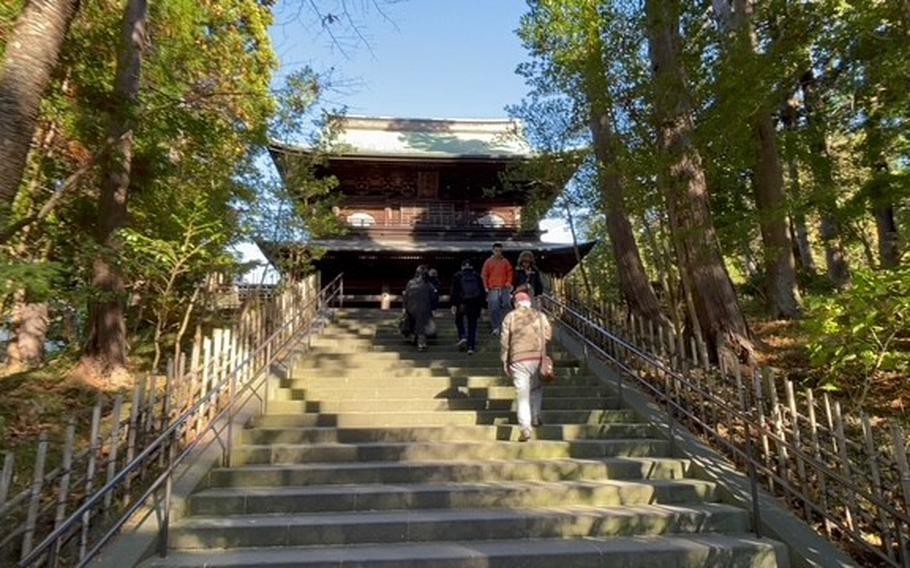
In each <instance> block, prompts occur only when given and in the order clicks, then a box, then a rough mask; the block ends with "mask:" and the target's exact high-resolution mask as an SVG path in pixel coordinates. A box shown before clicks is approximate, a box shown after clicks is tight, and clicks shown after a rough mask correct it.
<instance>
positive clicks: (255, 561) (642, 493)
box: [147, 310, 787, 568]
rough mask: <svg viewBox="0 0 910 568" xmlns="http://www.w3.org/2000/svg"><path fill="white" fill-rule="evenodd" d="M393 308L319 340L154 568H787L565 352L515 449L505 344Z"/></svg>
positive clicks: (360, 316)
mask: <svg viewBox="0 0 910 568" xmlns="http://www.w3.org/2000/svg"><path fill="white" fill-rule="evenodd" d="M395 316H396V314H395V313H389V312H380V311H371V310H346V311H343V312H341V313H340V314H339V317H338V320H337V321H336V322H335V323H334V324H332V325H330V326H329V327H328V328H327V329H326V331H325V333H324V334H322V335H321V336H320V337H319V338H317V339H314V340H313V342H312V346H313V349H312V350H311V352H310V354H309V355H308V356H307V357H305V358H303V359H302V360H301V363H300V364H299V365H297V366H296V367H295V368H294V369H293V371H292V374H291V378H290V379H289V380H287V381H286V382H285V383H284V384H283V385H282V388H281V389H280V391H279V392H277V393H276V395H275V400H272V401H271V402H270V406H269V413H268V414H267V415H265V416H262V417H260V418H257V419H256V420H255V421H254V422H253V423H252V424H249V425H248V426H249V427H248V428H247V429H246V430H244V432H243V438H242V444H241V445H239V446H238V447H236V448H235V450H234V453H233V455H232V460H233V461H232V467H230V468H221V469H215V470H213V471H212V472H211V474H210V475H209V479H208V483H207V484H206V486H205V487H203V488H200V489H199V490H198V491H197V492H196V493H195V494H194V495H192V496H191V498H190V501H189V511H188V516H186V517H184V518H183V519H182V520H180V521H179V522H176V523H174V524H173V525H172V527H171V534H170V543H169V545H170V553H169V555H168V556H167V557H166V558H163V559H162V558H155V559H152V560H149V561H148V562H147V565H148V566H155V567H164V566H172V567H176V566H200V567H201V566H206V567H210V566H231V567H239V566H269V567H275V566H282V567H283V566H306V567H317V566H318V567H328V566H333V567H338V566H344V567H348V566H363V567H378V566H383V567H390V566H407V567H430V568H435V567H447V568H448V567H485V568H488V567H500V566H501V567H513V566H514V567H518V566H521V567H547V568H561V567H564V566H566V567H568V566H628V567H632V566H636V567H637V566H661V567H668V568H669V567H683V566H724V567H726V566H749V567H772V566H786V565H787V559H786V557H787V555H786V550H785V549H784V547H783V546H782V545H781V544H779V543H776V542H774V541H772V540H769V539H759V538H757V537H755V535H753V534H750V526H749V525H750V522H749V515H748V514H747V512H746V511H745V510H742V509H739V508H736V507H733V506H730V505H726V504H723V503H721V502H719V495H718V491H717V489H716V487H715V486H714V485H713V484H711V483H709V482H706V481H701V480H698V479H694V478H692V477H690V476H689V475H688V473H689V471H688V470H689V464H688V463H687V460H685V459H680V458H676V457H671V456H670V453H669V448H668V443H667V441H666V440H665V439H664V438H663V436H662V435H661V433H660V432H659V431H656V430H655V429H654V428H653V427H652V426H651V425H650V424H648V423H646V422H643V421H642V420H640V419H639V418H638V417H636V416H635V414H634V413H632V412H630V411H629V410H626V409H623V408H622V407H621V405H620V403H619V400H618V399H617V398H616V397H615V396H614V393H613V392H611V390H610V389H609V388H607V387H605V386H603V385H601V384H599V383H598V381H597V380H596V379H595V378H594V377H593V376H591V375H589V374H587V373H586V371H585V369H584V368H583V367H580V366H579V365H578V362H577V361H573V360H571V359H570V358H569V357H568V356H567V355H566V354H565V353H562V352H559V351H558V350H557V351H556V352H555V353H554V354H553V355H554V358H555V359H556V361H557V373H558V376H559V379H558V382H557V384H556V385H554V386H548V387H547V388H546V390H545V395H544V396H545V398H544V411H543V420H544V422H545V425H544V426H542V427H540V428H538V429H537V430H536V435H535V439H534V440H533V441H531V442H528V443H519V442H517V441H515V440H516V439H517V438H518V434H519V432H518V427H517V425H516V422H515V413H514V409H513V399H514V389H513V388H512V387H511V386H509V382H508V381H507V380H506V379H504V378H503V377H501V370H500V366H499V359H498V341H496V340H495V338H489V337H487V336H486V333H485V332H483V330H486V329H488V325H485V324H484V323H483V322H481V331H482V333H481V335H483V336H484V338H483V340H482V341H481V343H482V345H481V348H480V350H479V352H478V353H477V354H475V355H473V356H470V357H469V356H468V355H467V354H464V353H459V352H458V351H457V350H455V348H454V347H453V345H454V343H455V341H456V339H457V338H456V336H455V330H454V324H453V323H452V321H451V316H448V315H447V314H446V315H445V316H442V317H440V318H438V321H437V323H438V324H439V330H440V337H439V339H438V340H437V341H436V342H435V344H433V343H431V345H430V348H429V350H428V351H427V352H425V353H418V352H417V351H416V350H415V349H414V348H413V347H412V346H409V345H406V344H405V343H404V342H403V341H402V339H401V337H400V336H398V335H397V333H396V332H395V325H394V318H395Z"/></svg>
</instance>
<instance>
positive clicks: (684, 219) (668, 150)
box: [645, 0, 754, 361]
mask: <svg viewBox="0 0 910 568" xmlns="http://www.w3.org/2000/svg"><path fill="white" fill-rule="evenodd" d="M645 11H646V16H647V29H648V43H649V54H650V58H651V67H652V73H653V76H654V83H653V87H654V114H655V118H656V122H657V127H658V140H659V144H660V147H661V151H662V153H663V155H664V156H663V157H664V160H665V163H666V164H667V166H668V169H667V171H666V173H665V174H664V175H665V177H666V183H665V186H666V188H667V192H668V195H667V209H668V213H669V214H670V224H671V227H672V231H673V236H674V239H675V240H676V246H677V247H679V248H678V251H679V255H680V258H681V264H682V266H681V268H682V269H683V270H685V271H686V272H687V273H688V275H689V276H690V279H691V283H692V286H691V288H692V294H693V297H694V298H693V299H694V303H695V311H696V313H697V315H698V319H699V322H700V324H701V328H702V330H703V331H704V333H706V334H707V335H708V337H707V339H708V341H710V342H711V343H712V345H713V346H714V348H715V349H716V350H717V352H718V355H720V352H721V350H723V349H728V350H730V351H732V353H734V354H735V355H736V356H738V357H739V358H740V359H741V360H750V361H751V360H752V359H753V358H754V355H753V347H752V343H751V341H750V339H749V329H748V326H747V325H746V320H745V317H743V313H742V310H741V309H740V306H739V301H738V300H737V297H736V291H735V290H734V288H733V283H732V282H731V281H730V276H729V274H728V273H727V269H726V267H725V266H724V260H723V257H722V256H721V252H720V247H719V245H718V242H717V234H716V231H715V229H714V222H713V220H712V218H711V212H710V209H709V203H708V188H707V184H706V182H705V172H704V167H703V165H702V161H701V155H700V154H699V152H698V149H697V148H696V146H695V142H694V140H693V135H694V129H695V128H694V124H693V120H692V103H691V101H690V93H689V85H688V79H687V77H686V73H685V69H684V67H683V61H682V57H681V45H680V44H681V42H682V39H681V37H680V34H679V13H680V8H679V0H646V2H645Z"/></svg>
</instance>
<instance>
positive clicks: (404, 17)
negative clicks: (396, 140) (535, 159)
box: [272, 0, 525, 118]
mask: <svg viewBox="0 0 910 568" xmlns="http://www.w3.org/2000/svg"><path fill="white" fill-rule="evenodd" d="M377 2H378V4H379V6H381V8H382V12H380V11H379V10H378V9H376V8H375V7H374V4H373V2H372V0H347V1H346V4H347V5H348V6H349V7H350V13H351V15H352V20H353V21H354V22H355V23H356V25H357V30H358V31H359V32H360V33H361V34H362V36H363V37H364V38H365V39H366V42H367V43H368V46H367V45H365V44H364V41H363V40H362V39H361V38H360V37H358V35H357V32H355V31H353V30H352V29H351V26H350V25H349V24H348V21H347V19H344V20H342V21H340V22H338V23H336V24H334V25H332V26H331V28H330V29H331V30H332V33H333V34H334V35H335V36H336V39H337V41H333V39H332V37H331V36H330V34H329V32H328V31H327V30H325V29H323V28H322V26H321V25H320V22H319V16H318V15H317V14H316V13H314V12H313V10H312V9H305V10H304V12H302V13H300V14H299V16H298V13H299V10H298V7H299V6H300V5H301V4H306V2H302V1H301V0H288V1H284V0H282V1H281V2H279V5H278V7H277V10H276V15H277V18H276V20H277V21H276V25H275V26H273V28H272V39H273V42H274V44H275V49H276V51H277V52H278V55H279V57H280V58H281V62H282V72H287V71H289V70H293V69H295V68H297V67H299V66H300V65H302V64H309V65H311V66H312V67H313V68H314V69H316V70H317V71H320V70H326V69H330V68H332V69H334V76H335V77H336V78H337V79H338V80H339V82H340V83H342V87H341V88H340V89H339V90H338V91H336V92H333V93H331V94H330V98H331V99H332V100H333V102H334V101H337V102H338V103H343V104H346V105H347V106H348V112H349V113H350V114H367V115H379V116H388V115H393V116H404V117H448V118H495V117H503V116H505V115H506V112H505V108H504V107H505V106H506V105H508V104H513V103H516V102H518V101H519V100H520V99H521V97H522V96H523V94H524V93H525V86H524V83H523V80H522V79H521V78H520V77H518V76H517V75H516V74H515V67H516V66H517V65H518V64H519V63H520V62H521V61H522V60H524V59H525V54H524V49H523V48H522V46H521V44H520V42H519V40H518V38H517V37H516V36H515V33H514V30H515V29H516V28H517V26H518V22H519V18H520V17H521V14H522V13H523V12H524V11H525V3H524V1H523V0H405V1H401V2H395V3H385V2H383V0H377ZM316 4H317V5H318V6H320V7H321V8H323V9H324V10H325V11H324V12H323V15H325V14H328V13H329V12H334V13H337V12H339V11H340V8H339V6H340V5H341V1H340V0H336V1H334V2H333V1H325V0H322V1H319V0H317V2H316ZM280 75H281V73H279V77H280Z"/></svg>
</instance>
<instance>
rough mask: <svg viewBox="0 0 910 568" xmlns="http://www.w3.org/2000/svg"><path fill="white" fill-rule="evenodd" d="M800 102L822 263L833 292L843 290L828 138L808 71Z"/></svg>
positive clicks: (846, 276) (845, 273)
mask: <svg viewBox="0 0 910 568" xmlns="http://www.w3.org/2000/svg"><path fill="white" fill-rule="evenodd" d="M800 86H801V87H802V91H803V101H804V103H805V106H806V122H807V124H808V131H809V145H810V149H811V150H812V159H810V160H809V163H810V165H811V166H812V174H813V177H814V178H815V185H816V187H815V189H814V191H813V192H812V202H813V204H814V205H815V206H816V207H817V208H818V212H819V217H820V223H819V233H820V234H821V239H822V244H823V246H824V247H825V263H826V264H827V269H828V278H829V279H830V280H831V283H832V284H834V286H835V287H837V288H842V287H844V286H845V285H846V284H847V283H848V282H849V281H850V269H849V267H848V266H847V258H846V255H845V254H844V249H843V245H842V243H841V228H840V224H839V223H838V221H837V209H838V208H837V194H836V190H835V187H834V167H833V164H832V159H831V153H830V152H829V151H828V134H827V131H826V129H825V126H824V122H823V121H824V117H823V116H821V112H820V111H821V100H820V97H819V95H818V88H817V85H816V81H815V73H814V72H813V71H812V70H811V68H809V70H808V71H807V72H806V73H805V74H803V77H802V78H801V79H800Z"/></svg>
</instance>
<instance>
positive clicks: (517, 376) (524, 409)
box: [509, 360, 543, 429]
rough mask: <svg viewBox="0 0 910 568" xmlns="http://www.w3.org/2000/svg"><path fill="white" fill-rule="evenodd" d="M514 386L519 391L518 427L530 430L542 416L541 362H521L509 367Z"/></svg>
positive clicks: (517, 395) (517, 396)
mask: <svg viewBox="0 0 910 568" xmlns="http://www.w3.org/2000/svg"><path fill="white" fill-rule="evenodd" d="M509 372H510V374H511V375H512V384H514V385H515V390H516V391H517V393H516V396H515V400H516V401H517V402H518V425H519V426H520V427H521V428H522V429H526V428H530V427H531V423H532V422H533V420H534V418H537V417H539V416H540V409H541V406H542V405H543V384H542V383H541V382H540V361H536V360H535V361H519V362H518V363H512V364H511V365H509Z"/></svg>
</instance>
